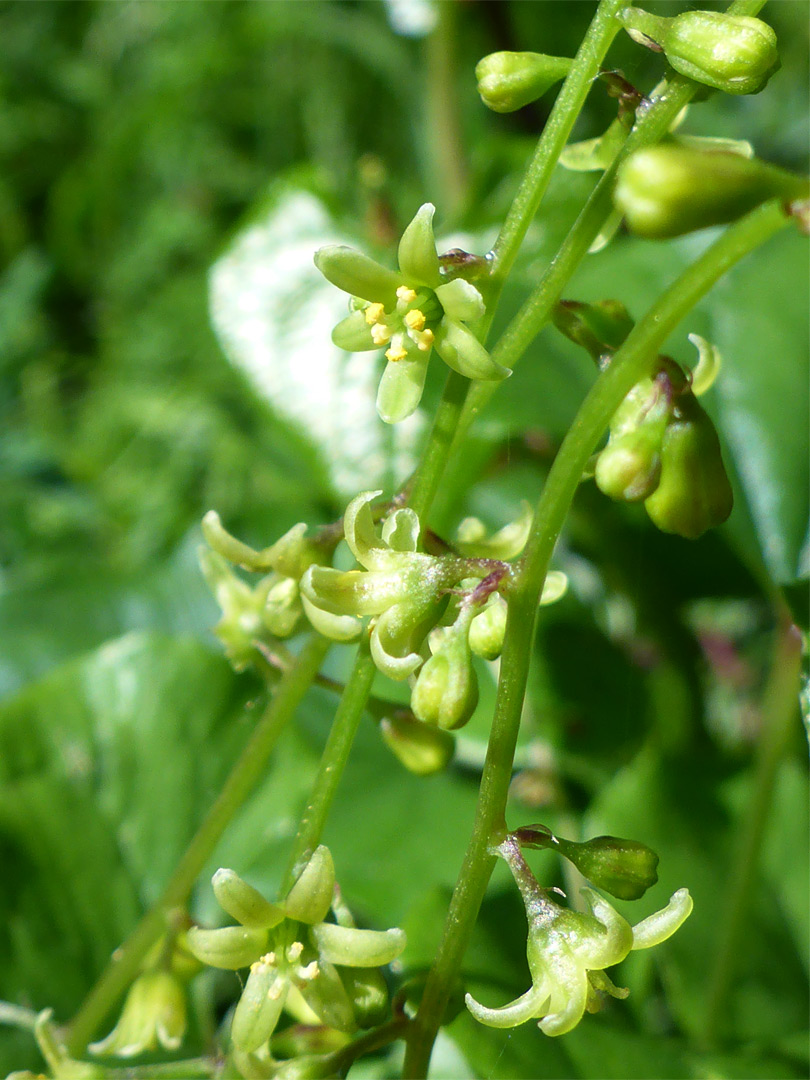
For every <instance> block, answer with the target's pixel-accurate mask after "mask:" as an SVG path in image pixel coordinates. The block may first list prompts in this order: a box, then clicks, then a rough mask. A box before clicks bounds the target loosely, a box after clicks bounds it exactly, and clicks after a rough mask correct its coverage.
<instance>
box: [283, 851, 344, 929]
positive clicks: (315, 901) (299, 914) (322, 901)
mask: <svg viewBox="0 0 810 1080" xmlns="http://www.w3.org/2000/svg"><path fill="white" fill-rule="evenodd" d="M334 891H335V864H334V863H333V862H332V853H331V852H330V850H329V848H328V847H326V846H325V845H324V844H321V845H320V846H319V847H317V848H315V850H314V851H313V853H312V855H311V856H310V859H309V862H308V863H307V864H306V866H305V867H304V869H303V870H302V871H301V873H300V875H299V877H298V880H297V881H296V882H295V884H294V885H293V887H292V888H291V889H290V891H289V893H287V898H286V900H285V901H284V910H285V912H286V913H287V916H288V917H289V918H290V919H296V920H297V921H298V922H303V923H309V924H312V923H319V922H323V920H324V919H325V918H326V915H327V913H328V911H329V908H330V907H331V906H332V895H333V893H334Z"/></svg>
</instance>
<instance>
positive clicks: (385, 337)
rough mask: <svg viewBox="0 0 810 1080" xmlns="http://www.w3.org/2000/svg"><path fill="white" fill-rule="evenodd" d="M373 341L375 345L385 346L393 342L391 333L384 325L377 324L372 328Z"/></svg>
mask: <svg viewBox="0 0 810 1080" xmlns="http://www.w3.org/2000/svg"><path fill="white" fill-rule="evenodd" d="M371 340H372V341H373V342H374V344H375V345H385V343H386V342H388V341H390V340H391V331H390V330H389V329H388V327H387V326H386V325H385V324H384V323H375V324H374V326H372V328H371Z"/></svg>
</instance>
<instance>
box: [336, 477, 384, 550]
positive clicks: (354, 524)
mask: <svg viewBox="0 0 810 1080" xmlns="http://www.w3.org/2000/svg"><path fill="white" fill-rule="evenodd" d="M380 495H382V491H361V492H360V494H359V495H355V497H354V498H353V499H352V501H351V502H350V503H349V505H348V506H347V507H346V512H345V514H344V515H343V535H344V536H345V537H346V543H347V544H348V545H349V548H350V550H351V553H352V555H354V557H355V559H357V561H358V562H359V563H360V565H361V566H365V567H366V568H367V569H376V568H377V567H376V566H375V565H374V561H375V560H374V556H375V554H376V553H377V552H378V551H379V550H380V549H381V548H382V546H383V545H382V543H381V542H380V538H379V537H378V536H377V530H376V528H375V526H374V518H373V516H372V513H371V504H372V503H373V502H374V500H375V499H376V498H378V497H379V496H380ZM367 560H370V562H369V561H367Z"/></svg>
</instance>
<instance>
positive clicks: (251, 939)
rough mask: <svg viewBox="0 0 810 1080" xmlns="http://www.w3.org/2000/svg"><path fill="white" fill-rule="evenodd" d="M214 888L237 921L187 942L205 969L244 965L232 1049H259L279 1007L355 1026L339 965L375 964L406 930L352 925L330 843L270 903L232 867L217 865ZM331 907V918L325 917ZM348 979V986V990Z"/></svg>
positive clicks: (193, 933)
mask: <svg viewBox="0 0 810 1080" xmlns="http://www.w3.org/2000/svg"><path fill="white" fill-rule="evenodd" d="M213 886H214V893H215V894H216V897H217V899H218V900H219V902H220V904H221V905H222V907H223V908H224V910H225V911H227V913H228V914H229V915H231V916H232V917H233V918H235V919H236V920H237V921H238V922H239V923H240V925H238V926H225V927H222V928H220V929H218V930H204V929H201V928H200V927H192V928H191V930H189V932H188V948H189V949H190V951H191V952H192V953H193V954H194V956H196V957H197V959H198V960H200V961H201V962H202V963H204V964H207V965H208V966H210V967H216V968H223V969H225V970H231V971H236V970H238V969H239V968H245V967H248V968H250V973H249V975H248V977H247V981H246V983H245V987H244V990H243V991H242V995H241V997H240V999H239V1002H238V1003H237V1006H236V1010H235V1012H234V1017H233V1025H232V1029H231V1038H232V1041H233V1044H234V1046H235V1047H236V1049H237V1050H238V1051H240V1052H243V1053H252V1052H254V1051H256V1050H259V1049H260V1048H262V1047H265V1046H266V1044H267V1041H268V1039H269V1038H270V1037H271V1035H272V1034H273V1032H274V1030H275V1028H276V1024H277V1023H278V1021H279V1018H280V1017H281V1013H282V1011H283V1010H284V1009H286V1010H287V1011H288V1012H291V1013H292V1014H293V1015H302V1016H306V1017H308V1018H313V1016H314V1017H316V1018H317V1019H318V1020H320V1021H321V1023H323V1024H325V1025H327V1026H328V1027H332V1028H335V1029H337V1030H338V1031H344V1032H352V1031H354V1030H356V1028H357V1026H358V1022H359V1021H358V1017H357V1015H356V1011H355V1005H354V998H353V996H352V994H351V993H350V990H351V988H352V983H351V978H348V979H344V977H343V975H342V973H341V971H338V968H341V969H342V970H343V971H348V970H349V969H355V968H378V967H380V966H382V965H385V964H389V963H390V962H391V961H392V960H394V959H395V958H396V957H397V956H399V955H400V953H401V952H402V950H403V949H404V948H405V933H404V931H402V930H400V929H398V928H396V927H395V928H392V929H390V930H382V931H378V930H363V929H358V928H357V927H355V926H354V925H353V922H352V919H351V915H350V914H349V912H348V910H347V908H346V906H345V904H343V903H342V901H340V900H339V898H337V897H336V894H335V868H334V864H333V862H332V856H331V854H330V853H329V849H328V848H326V847H324V846H323V845H321V846H320V847H318V848H316V850H315V851H314V852H313V854H312V856H311V858H310V859H309V861H308V862H307V864H306V865H305V867H304V869H303V870H302V871H301V873H300V875H299V876H298V878H297V880H296V882H295V884H294V885H293V887H292V889H291V890H290V891H289V892H288V893H287V896H286V897H285V899H284V900H283V901H282V903H280V904H272V903H270V902H269V901H267V900H265V898H264V897H263V896H262V895H261V893H259V892H257V890H256V889H254V888H253V887H252V886H251V885H249V884H248V883H247V882H246V881H243V880H242V878H240V877H239V875H238V874H236V873H235V872H234V871H233V870H225V869H222V870H218V871H217V872H216V874H215V875H214V878H213ZM330 908H331V909H332V910H333V911H334V914H335V918H336V919H337V922H335V923H331V922H329V923H328V922H325V921H324V920H325V919H326V917H327V915H328V913H329V910H330ZM347 983H348V985H349V989H347Z"/></svg>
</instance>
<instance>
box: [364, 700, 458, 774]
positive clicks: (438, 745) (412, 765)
mask: <svg viewBox="0 0 810 1080" xmlns="http://www.w3.org/2000/svg"><path fill="white" fill-rule="evenodd" d="M380 732H381V734H382V737H383V739H385V742H386V745H387V746H388V748H389V749H390V750H391V751H392V752H393V753H394V754H396V756H397V757H398V758H399V760H400V761H401V762H402V764H403V765H404V766H405V768H406V769H408V771H409V772H412V773H414V774H415V775H416V776H431V775H432V774H433V773H437V772H441V771H442V769H444V768H446V766H447V765H448V763H449V762H450V760H451V758H452V757H453V753H454V752H455V747H456V741H455V739H454V738H453V736H452V735H451V734H450V732H449V731H443V730H442V729H441V728H436V727H434V726H433V725H432V724H423V723H422V722H421V721H419V720H416V719H415V718H414V717H412V716H411V715H410V713H408V712H406V711H400V712H396V713H394V714H393V715H392V716H385V717H383V719H382V720H381V721H380Z"/></svg>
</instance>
